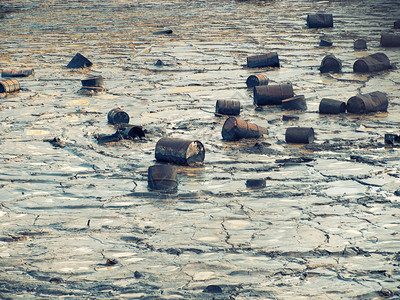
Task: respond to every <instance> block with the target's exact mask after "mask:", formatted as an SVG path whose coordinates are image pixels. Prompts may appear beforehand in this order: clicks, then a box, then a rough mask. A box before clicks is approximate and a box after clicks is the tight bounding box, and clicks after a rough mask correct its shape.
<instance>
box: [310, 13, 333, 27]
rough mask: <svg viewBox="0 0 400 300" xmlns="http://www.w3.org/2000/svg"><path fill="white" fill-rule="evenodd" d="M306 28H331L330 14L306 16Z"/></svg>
mask: <svg viewBox="0 0 400 300" xmlns="http://www.w3.org/2000/svg"><path fill="white" fill-rule="evenodd" d="M307 26H308V28H326V27H333V16H332V14H309V15H307Z"/></svg>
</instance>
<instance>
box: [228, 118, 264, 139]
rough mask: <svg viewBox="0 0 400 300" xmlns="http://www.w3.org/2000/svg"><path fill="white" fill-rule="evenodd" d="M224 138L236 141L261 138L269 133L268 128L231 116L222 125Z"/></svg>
mask: <svg viewBox="0 0 400 300" xmlns="http://www.w3.org/2000/svg"><path fill="white" fill-rule="evenodd" d="M221 133H222V139H224V140H226V141H235V140H240V139H250V138H259V137H261V136H262V135H263V134H264V133H265V134H266V133H268V130H267V128H265V127H261V126H258V125H255V124H252V123H250V122H246V121H243V120H241V119H239V118H238V117H229V118H228V119H226V121H225V123H224V126H223V127H222V132H221Z"/></svg>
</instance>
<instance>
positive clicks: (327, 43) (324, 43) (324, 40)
mask: <svg viewBox="0 0 400 300" xmlns="http://www.w3.org/2000/svg"><path fill="white" fill-rule="evenodd" d="M332 45H333V42H332V41H331V40H329V39H327V38H322V39H321V40H320V41H319V46H320V47H331V46H332Z"/></svg>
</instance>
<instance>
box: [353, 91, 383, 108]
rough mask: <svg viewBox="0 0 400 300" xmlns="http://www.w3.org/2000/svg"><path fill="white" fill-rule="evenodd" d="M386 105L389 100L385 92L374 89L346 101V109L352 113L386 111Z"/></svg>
mask: <svg viewBox="0 0 400 300" xmlns="http://www.w3.org/2000/svg"><path fill="white" fill-rule="evenodd" d="M388 105H389V101H388V98H387V96H386V94H385V93H382V92H379V91H375V92H372V93H369V94H364V95H356V96H353V97H351V98H350V99H349V100H348V101H347V111H348V112H349V113H352V114H365V113H370V112H376V111H387V108H388Z"/></svg>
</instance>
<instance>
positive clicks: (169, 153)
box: [155, 137, 205, 166]
mask: <svg viewBox="0 0 400 300" xmlns="http://www.w3.org/2000/svg"><path fill="white" fill-rule="evenodd" d="M155 157H156V160H158V161H166V162H172V163H176V164H179V165H188V166H196V165H200V164H202V163H203V161H204V157H205V149H204V146H203V144H202V143H201V142H199V141H190V140H185V139H180V138H169V137H164V138H161V139H160V140H158V142H157V144H156V150H155Z"/></svg>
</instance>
